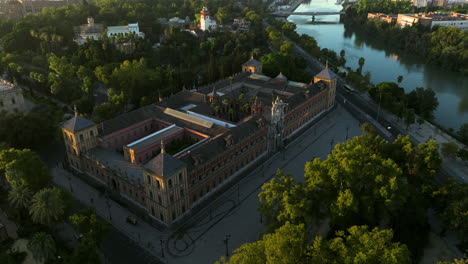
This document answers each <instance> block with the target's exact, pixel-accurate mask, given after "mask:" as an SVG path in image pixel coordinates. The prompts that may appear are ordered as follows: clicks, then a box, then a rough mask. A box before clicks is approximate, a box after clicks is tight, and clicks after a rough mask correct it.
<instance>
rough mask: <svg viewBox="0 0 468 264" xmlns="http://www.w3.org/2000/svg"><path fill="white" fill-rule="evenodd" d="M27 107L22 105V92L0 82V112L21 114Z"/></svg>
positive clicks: (5, 82)
mask: <svg viewBox="0 0 468 264" xmlns="http://www.w3.org/2000/svg"><path fill="white" fill-rule="evenodd" d="M26 110H27V107H26V105H25V103H24V97H23V91H22V90H21V88H19V87H17V86H14V85H13V84H12V83H9V82H7V81H4V80H0V112H1V111H7V112H15V113H16V112H23V111H26Z"/></svg>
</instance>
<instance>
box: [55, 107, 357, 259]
mask: <svg viewBox="0 0 468 264" xmlns="http://www.w3.org/2000/svg"><path fill="white" fill-rule="evenodd" d="M360 133H361V132H360V128H359V121H357V120H356V119H354V118H353V116H351V115H350V114H349V113H348V112H347V111H346V110H345V109H344V108H343V107H341V106H338V107H337V108H336V109H335V110H333V111H332V112H330V113H329V114H327V116H325V117H324V118H323V119H322V120H320V121H318V123H317V124H315V125H314V126H312V127H311V128H310V129H308V130H307V131H305V132H304V133H303V134H302V135H300V136H299V137H298V138H296V139H295V140H294V141H293V142H291V143H290V144H289V145H288V146H287V148H286V149H285V151H284V152H280V153H277V154H276V155H274V156H273V157H271V158H270V159H269V160H267V161H266V162H265V163H264V164H263V165H261V166H258V168H257V169H256V170H254V171H253V172H252V173H250V174H249V175H248V176H246V177H244V178H243V179H242V180H240V181H239V182H238V183H237V184H235V185H233V187H231V188H230V189H228V190H227V191H226V192H225V193H223V194H222V195H221V196H219V197H218V198H217V199H216V200H215V201H213V202H212V203H210V204H209V205H208V206H206V207H205V208H204V209H203V210H202V211H200V212H198V213H197V214H196V215H195V216H193V217H192V218H191V220H190V221H188V222H187V224H186V225H183V228H182V229H179V230H177V231H176V232H173V233H168V232H161V231H158V230H157V229H155V228H153V227H152V226H150V225H149V224H147V223H145V222H144V221H143V220H142V219H138V218H137V220H138V224H137V225H136V226H133V225H131V224H129V223H126V217H127V215H129V214H130V213H129V211H128V210H126V209H125V208H123V207H121V206H120V205H119V204H118V203H116V202H114V201H112V200H108V199H107V198H106V197H105V196H103V195H101V194H100V193H99V192H98V191H97V190H95V189H94V188H93V187H91V186H89V185H87V184H86V183H85V182H83V181H82V180H80V179H79V178H77V177H75V176H73V175H71V174H70V173H68V172H67V171H65V170H63V169H61V168H54V169H53V171H52V172H53V175H54V181H55V182H56V184H58V185H60V186H62V187H63V188H65V189H67V190H70V192H71V193H72V194H73V196H75V197H76V198H77V199H78V200H80V201H81V202H82V203H84V204H86V205H88V206H94V207H96V212H97V214H98V215H99V216H100V217H102V218H104V219H106V220H108V221H109V222H111V223H112V225H113V226H115V227H116V228H117V229H118V230H119V231H121V232H122V233H123V234H125V235H126V236H127V237H128V238H129V239H131V240H132V241H134V242H135V243H137V244H138V245H140V247H142V248H145V249H146V250H147V251H148V252H150V253H151V254H152V255H153V256H154V257H158V258H159V259H162V260H164V261H166V262H167V263H178V264H184V263H187V264H192V263H214V262H215V261H216V260H217V259H218V258H219V257H220V256H222V255H225V254H226V248H227V249H228V252H231V251H232V250H233V249H235V248H238V247H239V246H240V245H241V244H243V243H246V242H252V241H256V240H258V238H259V237H260V234H261V233H262V232H264V227H263V219H262V217H261V215H260V213H259V212H258V211H257V208H258V204H259V201H258V194H259V193H260V191H261V186H262V185H263V183H264V182H266V181H268V180H269V179H270V178H271V177H273V176H274V175H275V172H276V170H277V169H278V168H281V169H282V170H284V172H285V173H289V174H291V175H292V176H293V177H294V178H295V179H296V180H297V181H303V180H304V177H303V175H304V165H305V162H306V161H310V160H312V159H313V158H316V157H319V158H322V159H325V158H326V157H327V155H328V154H329V153H330V150H331V149H332V148H333V146H334V145H335V144H338V143H340V142H344V141H346V140H347V139H349V138H352V137H354V136H356V135H359V134H360ZM227 235H229V236H228V237H229V239H228V237H227ZM161 240H162V241H161ZM162 256H164V258H162Z"/></svg>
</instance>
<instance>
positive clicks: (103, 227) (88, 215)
mask: <svg viewBox="0 0 468 264" xmlns="http://www.w3.org/2000/svg"><path fill="white" fill-rule="evenodd" d="M70 222H71V224H72V225H73V227H75V229H76V230H77V231H78V232H79V233H80V234H83V236H85V237H88V238H89V239H90V240H92V241H94V243H95V244H97V245H99V244H100V243H101V242H102V239H103V238H104V236H105V234H106V233H107V232H108V231H109V229H110V226H109V224H107V223H106V222H103V221H100V220H98V219H97V216H96V212H95V209H94V207H88V208H87V209H85V210H82V211H80V212H78V213H76V214H74V215H72V216H70Z"/></svg>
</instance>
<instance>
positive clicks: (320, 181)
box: [304, 136, 407, 227]
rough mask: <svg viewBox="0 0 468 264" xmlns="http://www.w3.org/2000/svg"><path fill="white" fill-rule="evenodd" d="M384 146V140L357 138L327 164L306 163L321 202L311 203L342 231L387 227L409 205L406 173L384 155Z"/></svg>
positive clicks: (341, 146) (338, 148)
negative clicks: (359, 225)
mask: <svg viewBox="0 0 468 264" xmlns="http://www.w3.org/2000/svg"><path fill="white" fill-rule="evenodd" d="M384 146H385V141H384V140H383V139H382V138H380V137H372V136H360V137H355V138H353V139H351V140H349V141H348V142H346V143H343V144H338V145H336V146H335V149H334V150H333V152H332V154H331V155H329V156H328V158H327V159H326V160H324V161H321V160H320V159H315V160H313V161H312V162H308V163H306V166H305V174H304V177H305V181H306V186H307V190H308V193H311V194H315V195H316V197H317V198H318V200H316V201H313V202H311V203H312V204H313V203H320V204H321V206H322V208H321V211H325V212H328V214H329V215H330V217H331V220H332V223H334V224H336V225H338V227H343V226H345V225H344V223H354V222H356V223H366V224H372V225H377V224H379V223H385V222H386V221H388V217H389V215H392V214H395V213H396V210H398V208H399V207H400V206H402V205H403V204H404V203H405V201H406V199H407V193H406V191H405V188H404V183H403V181H402V180H403V177H402V176H403V175H402V170H401V169H400V168H399V166H398V165H397V164H396V163H395V162H394V161H393V160H391V159H389V158H387V157H385V156H384V155H383V153H381V151H380V149H381V148H384ZM308 196H310V194H308ZM320 200H321V202H319V201H320Z"/></svg>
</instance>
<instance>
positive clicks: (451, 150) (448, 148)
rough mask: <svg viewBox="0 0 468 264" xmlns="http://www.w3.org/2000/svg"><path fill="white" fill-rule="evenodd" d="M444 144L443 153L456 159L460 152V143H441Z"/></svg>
mask: <svg viewBox="0 0 468 264" xmlns="http://www.w3.org/2000/svg"><path fill="white" fill-rule="evenodd" d="M440 145H441V146H442V149H441V151H442V154H443V155H444V156H446V157H447V158H450V159H455V158H456V157H457V153H458V149H459V147H458V145H457V144H456V143H453V142H445V143H442V144H440Z"/></svg>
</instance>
